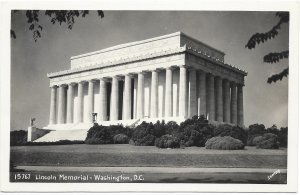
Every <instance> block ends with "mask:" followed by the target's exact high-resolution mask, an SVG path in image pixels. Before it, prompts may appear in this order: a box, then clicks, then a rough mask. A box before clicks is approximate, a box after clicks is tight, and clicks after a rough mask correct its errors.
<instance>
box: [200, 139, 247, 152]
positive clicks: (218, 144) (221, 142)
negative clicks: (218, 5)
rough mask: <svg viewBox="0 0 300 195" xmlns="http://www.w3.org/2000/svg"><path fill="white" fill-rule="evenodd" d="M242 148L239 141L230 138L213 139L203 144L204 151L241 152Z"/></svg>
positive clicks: (241, 143)
mask: <svg viewBox="0 0 300 195" xmlns="http://www.w3.org/2000/svg"><path fill="white" fill-rule="evenodd" d="M244 147H245V145H244V143H243V142H242V141H241V140H239V139H235V138H232V137H230V136H224V137H213V138H211V139H209V140H207V142H206V143H205V148H206V149H215V150H241V149H244Z"/></svg>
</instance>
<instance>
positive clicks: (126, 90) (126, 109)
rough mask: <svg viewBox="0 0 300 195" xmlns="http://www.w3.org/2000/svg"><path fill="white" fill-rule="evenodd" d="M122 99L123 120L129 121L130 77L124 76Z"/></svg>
mask: <svg viewBox="0 0 300 195" xmlns="http://www.w3.org/2000/svg"><path fill="white" fill-rule="evenodd" d="M124 82H125V83H124V98H123V108H124V111H123V112H124V115H123V116H124V120H130V119H131V76H130V75H125V81H124Z"/></svg>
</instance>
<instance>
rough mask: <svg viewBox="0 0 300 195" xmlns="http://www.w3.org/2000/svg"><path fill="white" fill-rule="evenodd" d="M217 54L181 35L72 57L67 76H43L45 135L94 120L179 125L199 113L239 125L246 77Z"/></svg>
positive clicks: (55, 74)
mask: <svg viewBox="0 0 300 195" xmlns="http://www.w3.org/2000/svg"><path fill="white" fill-rule="evenodd" d="M224 55H225V54H224V53H223V52H222V51H219V50H217V49H215V48H212V47H210V46H208V45H206V44H204V43H202V42H200V41H198V40H196V39H194V38H191V37H189V36H187V35H185V34H184V33H182V32H176V33H172V34H168V35H164V36H159V37H155V38H151V39H146V40H142V41H137V42H132V43H127V44H121V45H117V46H114V47H110V48H107V49H103V50H100V51H96V52H91V53H86V54H83V55H78V56H73V57H71V68H70V69H69V70H64V71H59V72H54V73H48V74H47V76H48V77H49V79H50V90H51V98H50V99H51V102H50V120H49V125H48V126H47V127H45V128H46V129H54V130H65V129H85V128H89V127H90V126H91V123H92V122H93V121H92V120H93V118H92V113H97V122H98V123H99V124H103V125H110V124H117V123H122V124H124V125H132V124H135V123H138V122H141V121H152V122H155V121H157V120H165V121H170V120H172V121H177V122H181V121H183V120H185V119H186V118H189V117H192V116H194V115H204V116H206V117H207V118H208V119H209V121H211V122H218V123H230V124H236V125H240V126H243V124H244V109H243V87H244V77H245V76H246V75H247V72H246V71H244V70H241V69H239V68H237V67H235V66H232V65H228V64H226V63H224Z"/></svg>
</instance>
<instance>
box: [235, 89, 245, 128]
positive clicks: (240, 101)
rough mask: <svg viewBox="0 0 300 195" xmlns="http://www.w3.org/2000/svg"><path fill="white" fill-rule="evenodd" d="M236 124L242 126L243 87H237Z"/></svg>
mask: <svg viewBox="0 0 300 195" xmlns="http://www.w3.org/2000/svg"><path fill="white" fill-rule="evenodd" d="M237 124H238V125H239V126H244V106H243V86H242V85H238V87H237Z"/></svg>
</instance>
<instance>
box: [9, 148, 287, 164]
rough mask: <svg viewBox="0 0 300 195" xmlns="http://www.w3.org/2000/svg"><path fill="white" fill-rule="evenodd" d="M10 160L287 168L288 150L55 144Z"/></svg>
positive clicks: (21, 151) (15, 151) (16, 152)
mask: <svg viewBox="0 0 300 195" xmlns="http://www.w3.org/2000/svg"><path fill="white" fill-rule="evenodd" d="M11 161H12V162H13V163H14V164H15V165H17V166H20V165H23V166H29V165H46V166H99V167H103V166H104V167H105V166H109V167H113V166H123V167H124V166H132V167H134V166H136V167H143V166H160V167H236V168H284V169H285V168H286V167H287V149H286V148H284V149H279V150H264V149H256V148H255V147H246V149H245V150H231V151H229V150H207V149H205V148H199V147H190V148H185V149H158V148H156V147H154V146H132V145H128V144H123V145H86V144H78V145H53V146H15V147H11Z"/></svg>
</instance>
